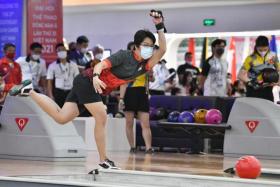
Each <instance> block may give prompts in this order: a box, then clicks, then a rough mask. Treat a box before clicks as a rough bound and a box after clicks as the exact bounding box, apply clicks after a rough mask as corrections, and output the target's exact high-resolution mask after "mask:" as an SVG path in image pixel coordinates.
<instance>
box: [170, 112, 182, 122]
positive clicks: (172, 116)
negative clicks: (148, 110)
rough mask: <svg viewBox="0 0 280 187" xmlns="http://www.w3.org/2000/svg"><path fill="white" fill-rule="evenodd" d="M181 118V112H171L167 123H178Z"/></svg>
mask: <svg viewBox="0 0 280 187" xmlns="http://www.w3.org/2000/svg"><path fill="white" fill-rule="evenodd" d="M179 116H180V112H178V111H173V112H170V113H169V115H168V117H167V121H168V122H178V118H179Z"/></svg>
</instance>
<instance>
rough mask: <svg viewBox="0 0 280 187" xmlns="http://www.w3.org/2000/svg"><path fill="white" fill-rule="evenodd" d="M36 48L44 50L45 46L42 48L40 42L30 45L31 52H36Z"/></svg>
mask: <svg viewBox="0 0 280 187" xmlns="http://www.w3.org/2000/svg"><path fill="white" fill-rule="evenodd" d="M36 48H40V49H43V46H42V45H41V44H40V43H38V42H34V43H32V44H31V45H30V50H34V49H36Z"/></svg>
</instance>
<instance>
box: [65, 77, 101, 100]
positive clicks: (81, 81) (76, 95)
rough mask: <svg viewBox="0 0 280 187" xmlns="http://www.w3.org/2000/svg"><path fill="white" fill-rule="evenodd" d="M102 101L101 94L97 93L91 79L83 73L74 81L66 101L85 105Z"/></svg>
mask: <svg viewBox="0 0 280 187" xmlns="http://www.w3.org/2000/svg"><path fill="white" fill-rule="evenodd" d="M101 101H102V99H101V95H100V94H98V93H96V91H95V89H94V87H93V84H92V82H91V81H90V79H89V78H88V77H86V76H84V75H82V74H79V75H77V76H76V77H75V79H74V81H73V88H72V90H71V91H70V93H69V94H68V96H67V98H66V102H72V103H77V104H78V105H84V104H87V103H96V102H101Z"/></svg>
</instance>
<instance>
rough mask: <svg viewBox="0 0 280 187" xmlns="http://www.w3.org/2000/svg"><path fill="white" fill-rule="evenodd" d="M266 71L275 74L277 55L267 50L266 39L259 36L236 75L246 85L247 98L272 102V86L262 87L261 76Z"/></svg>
mask: <svg viewBox="0 0 280 187" xmlns="http://www.w3.org/2000/svg"><path fill="white" fill-rule="evenodd" d="M267 69H270V70H274V71H275V73H276V74H277V72H279V70H280V63H279V60H278V58H277V55H276V54H275V53H273V52H271V51H270V50H269V40H268V38H267V37H265V36H259V37H258V38H257V39H256V44H255V49H254V52H253V53H252V54H251V55H250V56H248V57H247V58H246V59H245V62H244V63H243V66H242V68H241V69H240V71H239V74H238V78H239V79H240V80H242V81H243V82H245V84H246V90H247V92H246V96H247V97H256V98H262V99H267V100H270V101H272V102H273V100H274V97H273V93H272V88H273V86H274V84H273V83H272V84H270V85H267V86H263V76H262V74H263V72H264V71H265V70H267ZM278 76H279V75H278ZM278 81H279V80H278Z"/></svg>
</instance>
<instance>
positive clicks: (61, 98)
mask: <svg viewBox="0 0 280 187" xmlns="http://www.w3.org/2000/svg"><path fill="white" fill-rule="evenodd" d="M69 93H70V90H62V89H59V88H55V89H54V90H53V96H54V101H55V102H56V103H57V104H58V106H60V107H61V108H62V107H63V105H64V102H65V100H66V97H67V95H68V94H69Z"/></svg>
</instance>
